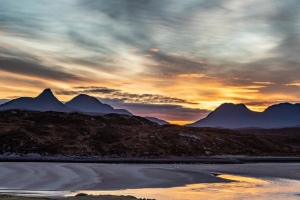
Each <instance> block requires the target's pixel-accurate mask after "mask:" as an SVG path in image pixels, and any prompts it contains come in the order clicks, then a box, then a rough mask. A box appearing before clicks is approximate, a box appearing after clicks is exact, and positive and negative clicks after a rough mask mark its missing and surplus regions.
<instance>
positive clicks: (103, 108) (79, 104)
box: [65, 94, 132, 115]
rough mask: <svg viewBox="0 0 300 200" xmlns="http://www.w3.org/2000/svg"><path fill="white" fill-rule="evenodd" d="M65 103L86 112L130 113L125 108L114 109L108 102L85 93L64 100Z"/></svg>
mask: <svg viewBox="0 0 300 200" xmlns="http://www.w3.org/2000/svg"><path fill="white" fill-rule="evenodd" d="M65 105H66V106H68V107H69V108H73V109H75V110H80V111H83V112H87V113H104V114H106V113H117V114H126V115H132V113H130V112H129V111H127V110H124V109H114V108H113V107H111V106H110V105H108V104H103V103H101V102H100V101H99V100H98V99H97V98H95V97H92V96H89V95H86V94H80V95H78V96H76V97H74V98H73V99H71V100H70V101H68V102H66V103H65Z"/></svg>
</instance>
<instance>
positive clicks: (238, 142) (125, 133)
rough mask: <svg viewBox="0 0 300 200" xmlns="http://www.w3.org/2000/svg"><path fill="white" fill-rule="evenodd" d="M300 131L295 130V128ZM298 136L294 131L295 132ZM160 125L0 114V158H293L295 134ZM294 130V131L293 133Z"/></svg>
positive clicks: (122, 118) (115, 118) (113, 118)
mask: <svg viewBox="0 0 300 200" xmlns="http://www.w3.org/2000/svg"><path fill="white" fill-rule="evenodd" d="M299 130H300V129H299ZM296 132H297V131H296ZM296 132H294V133H289V132H287V133H286V134H291V135H290V140H282V137H281V136H280V137H279V136H278V134H263V133H259V132H257V131H255V130H251V131H234V130H228V129H216V128H195V127H183V126H175V125H164V126H160V125H158V124H156V123H154V122H151V121H149V120H147V119H145V118H142V117H136V116H128V115H119V114H107V115H104V116H89V115H83V114H79V113H61V112H37V111H20V110H8V111H2V112H0V154H9V153H17V154H29V153H37V154H41V155H55V154H65V155H82V156H87V155H99V156H106V157H173V156H203V155H204V156H207V155H223V154H227V155H252V156H265V155H276V156H294V155H300V153H299V152H300V151H299V148H298V147H297V146H295V145H293V143H294V141H300V135H299V134H297V133H296ZM298 132H299V131H298Z"/></svg>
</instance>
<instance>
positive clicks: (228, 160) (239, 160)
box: [0, 155, 300, 164]
mask: <svg viewBox="0 0 300 200" xmlns="http://www.w3.org/2000/svg"><path fill="white" fill-rule="evenodd" d="M1 162H50V163H51V162H53V163H103V164H247V163H300V157H296V156H295V157H280V156H257V157H256V156H255V157H254V156H231V155H223V156H211V157H204V156H203V157H170V158H140V157H136V158H103V157H85V156H82V157H80V156H14V157H10V156H0V163H1Z"/></svg>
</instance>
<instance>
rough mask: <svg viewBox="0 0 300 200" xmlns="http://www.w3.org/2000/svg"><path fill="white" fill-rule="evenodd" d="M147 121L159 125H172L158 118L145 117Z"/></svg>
mask: <svg viewBox="0 0 300 200" xmlns="http://www.w3.org/2000/svg"><path fill="white" fill-rule="evenodd" d="M144 118H146V119H148V120H149V121H152V122H156V123H158V124H159V125H167V124H170V123H169V122H167V121H165V120H162V119H158V118H155V117H148V116H147V117H144Z"/></svg>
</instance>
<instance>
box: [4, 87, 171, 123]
mask: <svg viewBox="0 0 300 200" xmlns="http://www.w3.org/2000/svg"><path fill="white" fill-rule="evenodd" d="M10 109H20V110H33V111H43V112H45V111H57V112H81V113H83V114H88V115H104V114H109V113H116V114H124V115H133V114H132V113H130V112H129V111H127V110H125V109H114V108H113V107H112V106H110V105H108V104H103V103H101V102H100V101H99V100H98V99H97V98H95V97H92V96H89V95H86V94H80V95H78V96H76V97H74V98H73V99H72V100H70V101H68V102H66V103H65V104H63V103H62V102H60V101H59V100H58V99H57V98H56V97H55V96H54V95H53V93H52V91H51V89H45V90H44V91H43V92H42V93H41V94H40V95H39V96H37V97H35V98H31V97H21V98H18V99H14V100H11V101H9V102H6V103H4V104H2V105H0V110H10ZM148 119H149V120H150V121H153V122H157V123H159V124H166V123H168V122H166V121H163V120H160V119H157V118H154V117H148Z"/></svg>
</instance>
